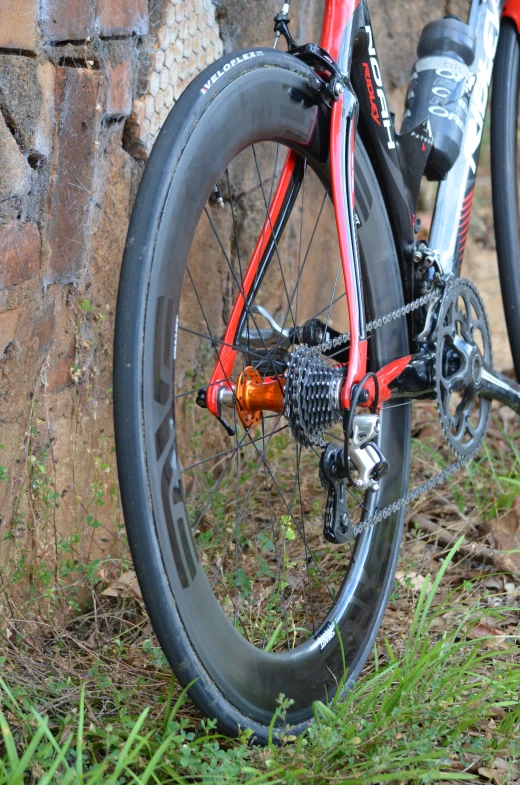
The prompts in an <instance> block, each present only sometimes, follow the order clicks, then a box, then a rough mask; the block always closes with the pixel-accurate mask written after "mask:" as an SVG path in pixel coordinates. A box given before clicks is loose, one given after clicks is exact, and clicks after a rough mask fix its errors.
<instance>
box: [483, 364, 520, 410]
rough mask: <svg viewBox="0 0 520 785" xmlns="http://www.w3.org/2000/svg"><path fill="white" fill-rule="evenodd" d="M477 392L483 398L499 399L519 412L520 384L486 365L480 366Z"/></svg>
mask: <svg viewBox="0 0 520 785" xmlns="http://www.w3.org/2000/svg"><path fill="white" fill-rule="evenodd" d="M479 393H480V395H482V397H483V398H489V399H490V400H492V401H500V403H504V404H505V405H506V406H509V408H510V409H512V410H513V411H514V412H516V413H517V414H520V384H518V383H517V382H515V381H513V379H509V378H508V377H507V376H504V374H502V373H498V371H495V370H494V369H493V368H489V367H488V366H486V365H484V366H483V367H482V377H481V380H480V387H479Z"/></svg>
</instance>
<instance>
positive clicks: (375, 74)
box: [363, 25, 395, 150]
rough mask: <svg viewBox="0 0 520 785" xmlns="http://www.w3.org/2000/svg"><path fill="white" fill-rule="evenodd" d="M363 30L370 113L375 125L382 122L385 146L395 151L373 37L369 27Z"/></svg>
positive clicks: (364, 64)
mask: <svg viewBox="0 0 520 785" xmlns="http://www.w3.org/2000/svg"><path fill="white" fill-rule="evenodd" d="M365 30H366V32H367V35H368V55H369V57H370V69H369V67H368V63H363V69H364V71H365V82H366V85H367V90H368V97H369V100H370V113H371V115H372V119H373V121H374V122H375V123H377V125H379V126H381V120H383V127H384V128H385V129H386V133H387V134H388V140H387V143H386V145H387V147H388V149H389V150H395V141H394V139H393V132H392V121H391V119H390V112H389V111H388V104H387V102H386V95H385V91H384V89H383V77H382V76H381V68H380V67H379V61H378V59H377V52H376V48H375V46H374V36H373V34H372V28H371V27H370V25H365ZM370 72H372V78H371V77H370ZM372 79H373V80H374V82H375V84H376V91H375V95H374V85H373V84H372ZM376 96H377V99H378V101H379V107H378V105H377V101H376ZM380 116H381V119H380Z"/></svg>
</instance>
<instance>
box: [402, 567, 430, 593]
mask: <svg viewBox="0 0 520 785" xmlns="http://www.w3.org/2000/svg"><path fill="white" fill-rule="evenodd" d="M395 577H396V579H397V580H398V581H399V583H400V584H401V586H404V587H405V588H406V589H413V591H421V589H422V587H423V586H424V581H425V580H426V578H425V576H424V575H420V574H419V573H418V572H404V570H397V572H396V574H395Z"/></svg>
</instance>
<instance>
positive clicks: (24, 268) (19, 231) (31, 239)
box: [0, 221, 40, 289]
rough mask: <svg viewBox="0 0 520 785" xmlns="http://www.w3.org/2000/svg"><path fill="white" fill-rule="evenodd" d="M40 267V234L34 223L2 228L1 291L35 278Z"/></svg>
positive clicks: (12, 222) (0, 256) (0, 238)
mask: <svg viewBox="0 0 520 785" xmlns="http://www.w3.org/2000/svg"><path fill="white" fill-rule="evenodd" d="M39 265H40V233H39V231H38V227H37V226H36V224H34V223H23V222H22V221H10V223H8V224H5V226H0V289H4V288H6V287H9V286H16V284H19V283H22V282H23V281H27V280H29V278H34V277H35V276H36V275H37V274H38V268H39Z"/></svg>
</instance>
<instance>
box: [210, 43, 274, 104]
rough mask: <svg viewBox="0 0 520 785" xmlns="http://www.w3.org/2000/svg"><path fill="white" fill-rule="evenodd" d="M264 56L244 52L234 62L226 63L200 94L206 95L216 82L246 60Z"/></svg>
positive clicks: (257, 53)
mask: <svg viewBox="0 0 520 785" xmlns="http://www.w3.org/2000/svg"><path fill="white" fill-rule="evenodd" d="M263 54H264V53H263V52H262V51H260V50H259V51H256V52H244V54H241V55H239V56H238V57H234V58H233V60H230V61H229V63H225V64H224V65H223V66H222V68H219V69H218V71H217V72H216V73H214V74H213V76H211V77H210V78H209V79H208V81H207V82H205V83H204V87H201V89H200V92H201V93H202V95H205V94H206V93H207V92H208V90H209V88H210V87H212V85H214V84H215V82H218V80H219V79H221V78H222V77H223V76H224V75H225V74H227V72H228V71H231V69H232V68H235V66H237V65H238V64H239V63H243V62H245V61H246V60H252V59H253V57H260V56H261V55H263Z"/></svg>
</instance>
